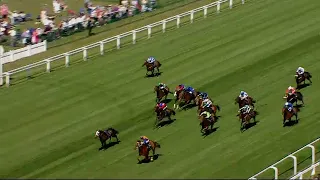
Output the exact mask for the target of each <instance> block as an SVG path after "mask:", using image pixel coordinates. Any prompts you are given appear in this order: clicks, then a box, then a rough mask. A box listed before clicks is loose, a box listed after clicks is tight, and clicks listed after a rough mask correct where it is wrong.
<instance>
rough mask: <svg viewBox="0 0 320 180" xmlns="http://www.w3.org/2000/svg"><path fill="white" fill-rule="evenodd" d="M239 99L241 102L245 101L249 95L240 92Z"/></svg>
mask: <svg viewBox="0 0 320 180" xmlns="http://www.w3.org/2000/svg"><path fill="white" fill-rule="evenodd" d="M239 97H240V99H241V100H244V99H245V98H247V97H248V93H246V92H245V91H240V95H239Z"/></svg>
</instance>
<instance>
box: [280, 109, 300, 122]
mask: <svg viewBox="0 0 320 180" xmlns="http://www.w3.org/2000/svg"><path fill="white" fill-rule="evenodd" d="M298 112H299V108H296V107H293V108H292V109H291V110H289V109H288V108H285V107H283V108H282V116H283V122H282V124H283V127H284V126H285V125H286V121H287V120H288V121H289V122H291V119H292V117H293V116H295V118H296V120H295V122H298Z"/></svg>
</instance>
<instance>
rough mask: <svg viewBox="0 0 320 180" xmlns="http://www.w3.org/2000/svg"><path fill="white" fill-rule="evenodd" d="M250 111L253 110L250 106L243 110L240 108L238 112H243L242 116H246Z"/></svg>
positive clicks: (244, 107)
mask: <svg viewBox="0 0 320 180" xmlns="http://www.w3.org/2000/svg"><path fill="white" fill-rule="evenodd" d="M250 110H251V108H250V106H249V105H245V106H243V107H242V108H240V109H239V111H238V112H241V113H242V114H246V113H249V112H250Z"/></svg>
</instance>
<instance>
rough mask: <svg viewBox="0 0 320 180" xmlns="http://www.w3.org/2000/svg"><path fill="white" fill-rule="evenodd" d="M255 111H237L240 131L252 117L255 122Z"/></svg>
mask: <svg viewBox="0 0 320 180" xmlns="http://www.w3.org/2000/svg"><path fill="white" fill-rule="evenodd" d="M257 114H258V113H257V112H256V111H254V110H252V109H251V110H250V111H249V113H241V112H240V113H239V114H238V115H237V116H239V120H240V121H241V124H240V131H241V132H243V130H244V129H246V126H247V125H248V124H249V123H250V120H251V119H253V120H254V122H256V116H257Z"/></svg>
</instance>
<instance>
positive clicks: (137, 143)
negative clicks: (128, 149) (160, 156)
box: [134, 140, 142, 150]
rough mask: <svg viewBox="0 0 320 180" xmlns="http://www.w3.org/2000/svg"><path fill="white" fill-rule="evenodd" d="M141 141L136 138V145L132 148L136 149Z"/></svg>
mask: <svg viewBox="0 0 320 180" xmlns="http://www.w3.org/2000/svg"><path fill="white" fill-rule="evenodd" d="M141 144H142V142H141V141H140V140H137V142H136V145H135V147H134V150H137V148H139V147H140V146H141Z"/></svg>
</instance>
